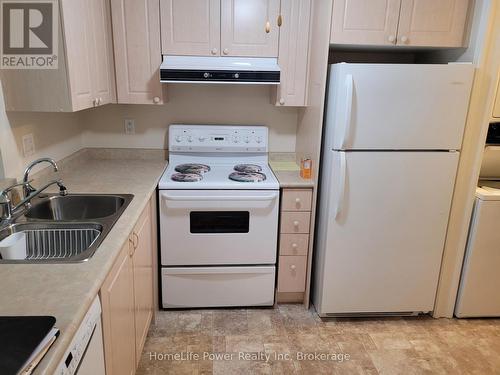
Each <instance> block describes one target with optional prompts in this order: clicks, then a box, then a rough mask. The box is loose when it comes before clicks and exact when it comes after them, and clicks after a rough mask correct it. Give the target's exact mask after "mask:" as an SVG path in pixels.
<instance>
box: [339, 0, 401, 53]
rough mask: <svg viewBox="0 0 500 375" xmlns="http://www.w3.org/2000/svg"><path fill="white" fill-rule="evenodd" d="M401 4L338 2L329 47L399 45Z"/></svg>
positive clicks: (368, 0)
mask: <svg viewBox="0 0 500 375" xmlns="http://www.w3.org/2000/svg"><path fill="white" fill-rule="evenodd" d="M400 5H401V0H335V1H334V2H333V12H332V26H331V31H330V32H331V34H330V43H333V44H364V45H391V44H395V43H396V33H397V29H398V19H399V8H400Z"/></svg>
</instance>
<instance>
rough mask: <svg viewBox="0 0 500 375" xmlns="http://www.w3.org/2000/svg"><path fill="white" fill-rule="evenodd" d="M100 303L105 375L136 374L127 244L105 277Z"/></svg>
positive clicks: (131, 277) (131, 287)
mask: <svg viewBox="0 0 500 375" xmlns="http://www.w3.org/2000/svg"><path fill="white" fill-rule="evenodd" d="M101 304H102V325H103V334H104V357H105V361H106V374H107V375H128V374H134V373H135V367H136V360H135V358H136V357H135V328H134V327H135V322H134V282H133V274H132V260H131V258H130V255H129V246H128V243H127V244H125V245H124V247H123V248H122V250H121V252H120V255H119V257H118V259H117V260H116V262H115V264H114V265H113V268H112V269H111V271H110V273H109V275H108V276H107V277H106V280H104V283H103V285H102V287H101Z"/></svg>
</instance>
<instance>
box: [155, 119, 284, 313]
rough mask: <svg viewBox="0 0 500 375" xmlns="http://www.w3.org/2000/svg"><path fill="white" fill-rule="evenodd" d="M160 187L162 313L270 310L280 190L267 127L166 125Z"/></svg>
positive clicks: (274, 272) (272, 301) (273, 282)
mask: <svg viewBox="0 0 500 375" xmlns="http://www.w3.org/2000/svg"><path fill="white" fill-rule="evenodd" d="M168 143H169V165H168V167H167V169H166V170H165V172H164V174H163V176H162V177H161V179H160V182H159V184H158V189H159V199H158V204H159V215H160V242H161V277H160V278H161V282H160V287H161V296H162V306H163V307H164V308H188V307H223V306H272V305H273V304H274V284H275V274H276V253H277V236H278V210H279V183H278V180H277V179H276V177H275V176H274V174H273V172H272V171H271V168H270V167H269V165H268V154H267V152H268V129H267V127H265V126H224V125H220V126H216V125H171V126H170V128H169V141H168Z"/></svg>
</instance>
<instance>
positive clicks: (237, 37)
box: [221, 0, 280, 57]
mask: <svg viewBox="0 0 500 375" xmlns="http://www.w3.org/2000/svg"><path fill="white" fill-rule="evenodd" d="M279 10H280V1H279V0H221V49H222V55H224V56H253V57H277V56H278V38H279V29H280V28H279V27H278V24H277V20H278V15H279Z"/></svg>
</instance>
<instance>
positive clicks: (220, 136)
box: [168, 125, 268, 152]
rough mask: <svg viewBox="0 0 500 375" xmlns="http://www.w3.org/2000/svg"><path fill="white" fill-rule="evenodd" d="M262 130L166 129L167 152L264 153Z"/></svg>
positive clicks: (264, 132) (229, 127)
mask: <svg viewBox="0 0 500 375" xmlns="http://www.w3.org/2000/svg"><path fill="white" fill-rule="evenodd" d="M267 144H268V129H267V127H266V126H232V125H170V127H169V129H168V146H169V150H170V151H181V152H182V151H185V152H193V151H194V152H267Z"/></svg>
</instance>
